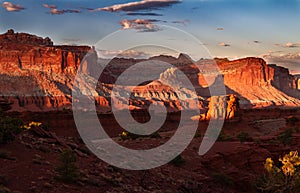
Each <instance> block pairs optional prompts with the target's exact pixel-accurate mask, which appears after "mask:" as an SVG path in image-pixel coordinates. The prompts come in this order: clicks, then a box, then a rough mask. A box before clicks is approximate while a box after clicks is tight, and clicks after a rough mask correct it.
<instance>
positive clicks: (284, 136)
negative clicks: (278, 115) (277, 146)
mask: <svg viewBox="0 0 300 193" xmlns="http://www.w3.org/2000/svg"><path fill="white" fill-rule="evenodd" d="M292 135H293V129H291V128H289V129H286V130H284V131H283V132H282V133H280V135H278V137H277V140H278V141H280V142H281V143H283V144H284V145H291V144H292V142H293V136H292Z"/></svg>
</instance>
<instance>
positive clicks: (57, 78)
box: [0, 30, 91, 111]
mask: <svg viewBox="0 0 300 193" xmlns="http://www.w3.org/2000/svg"><path fill="white" fill-rule="evenodd" d="M0 48H1V49H0V72H1V74H0V82H1V84H0V92H1V96H2V98H5V99H6V100H9V101H11V102H13V105H12V108H13V109H12V110H18V111H23V110H32V111H39V110H52V109H57V108H63V107H67V106H70V105H71V89H72V85H73V79H74V76H75V74H76V71H77V70H78V68H79V66H80V63H81V62H82V60H83V58H84V56H85V55H86V54H87V53H88V52H89V51H90V50H91V48H90V47H88V46H55V45H53V42H52V41H51V39H50V38H41V37H37V36H35V35H30V34H26V33H15V32H14V31H13V30H8V32H7V33H5V34H2V35H0Z"/></svg>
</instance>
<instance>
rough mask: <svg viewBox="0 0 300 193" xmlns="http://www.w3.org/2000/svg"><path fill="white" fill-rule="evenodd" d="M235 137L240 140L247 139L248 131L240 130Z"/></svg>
mask: <svg viewBox="0 0 300 193" xmlns="http://www.w3.org/2000/svg"><path fill="white" fill-rule="evenodd" d="M236 137H237V138H238V140H239V141H240V142H245V141H248V140H249V133H247V132H244V131H242V132H240V133H239V134H238V135H237V136H236Z"/></svg>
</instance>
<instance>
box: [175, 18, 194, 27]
mask: <svg viewBox="0 0 300 193" xmlns="http://www.w3.org/2000/svg"><path fill="white" fill-rule="evenodd" d="M190 22H191V21H190V20H188V19H185V20H176V21H172V23H176V24H182V25H185V26H186V25H187V24H189V23H190Z"/></svg>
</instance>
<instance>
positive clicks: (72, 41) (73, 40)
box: [62, 38, 81, 45]
mask: <svg viewBox="0 0 300 193" xmlns="http://www.w3.org/2000/svg"><path fill="white" fill-rule="evenodd" d="M62 40H63V41H64V44H67V45H77V43H76V42H79V41H81V39H79V38H64V39H62Z"/></svg>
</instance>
